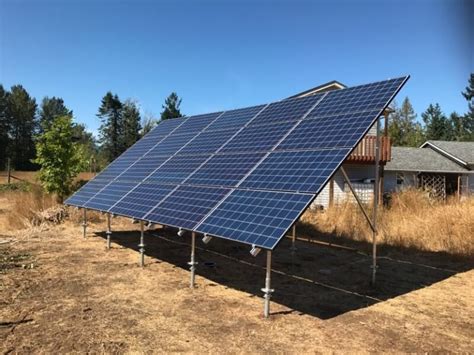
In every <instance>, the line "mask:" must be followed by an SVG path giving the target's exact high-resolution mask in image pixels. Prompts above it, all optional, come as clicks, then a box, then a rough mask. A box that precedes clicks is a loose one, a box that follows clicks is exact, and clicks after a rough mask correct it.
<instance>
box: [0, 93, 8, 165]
mask: <svg viewBox="0 0 474 355" xmlns="http://www.w3.org/2000/svg"><path fill="white" fill-rule="evenodd" d="M8 95H9V92H8V91H6V90H5V89H4V88H3V85H1V84H0V170H3V169H4V168H5V166H6V164H7V159H8V156H7V151H8V148H9V146H10V137H9V136H8V132H9V131H10V117H9V113H8V111H7V110H8Z"/></svg>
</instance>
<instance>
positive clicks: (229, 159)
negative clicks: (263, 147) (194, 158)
mask: <svg viewBox="0 0 474 355" xmlns="http://www.w3.org/2000/svg"><path fill="white" fill-rule="evenodd" d="M264 156H265V153H238V154H217V155H214V156H213V157H212V158H211V159H209V160H208V161H207V162H206V163H205V164H204V165H203V166H201V167H200V168H199V169H198V170H196V171H195V172H194V173H193V174H192V175H191V177H189V178H188V179H187V180H186V181H185V183H186V184H195V185H215V186H236V185H237V183H238V182H239V181H240V180H241V179H242V178H243V177H244V176H245V174H247V173H248V172H249V171H250V170H251V169H252V168H253V167H254V166H255V165H256V164H257V162H258V161H260V159H262V158H263V157H264Z"/></svg>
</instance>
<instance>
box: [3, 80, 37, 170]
mask: <svg viewBox="0 0 474 355" xmlns="http://www.w3.org/2000/svg"><path fill="white" fill-rule="evenodd" d="M7 101H8V109H7V111H8V115H9V119H10V138H11V146H10V149H9V155H10V156H11V158H12V164H13V166H14V167H15V169H18V170H30V169H32V168H34V165H33V164H32V162H31V159H33V158H34V157H35V155H36V154H35V144H34V141H33V137H34V135H35V133H36V130H37V126H38V123H37V119H36V100H35V99H34V98H32V97H30V95H29V94H28V92H27V91H26V90H25V89H24V88H23V87H22V86H21V85H14V86H12V88H11V90H10V95H8V100H7Z"/></svg>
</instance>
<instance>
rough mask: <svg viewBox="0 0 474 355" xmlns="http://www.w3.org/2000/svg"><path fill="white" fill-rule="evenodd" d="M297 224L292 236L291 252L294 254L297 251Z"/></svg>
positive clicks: (294, 225) (294, 226)
mask: <svg viewBox="0 0 474 355" xmlns="http://www.w3.org/2000/svg"><path fill="white" fill-rule="evenodd" d="M296 249H297V248H296V223H295V224H293V231H292V236H291V252H292V253H294V252H295V251H296Z"/></svg>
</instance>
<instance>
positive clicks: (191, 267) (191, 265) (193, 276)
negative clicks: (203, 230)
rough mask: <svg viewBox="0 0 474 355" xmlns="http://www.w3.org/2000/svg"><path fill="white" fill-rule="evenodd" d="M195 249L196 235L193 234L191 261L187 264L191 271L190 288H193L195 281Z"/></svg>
mask: <svg viewBox="0 0 474 355" xmlns="http://www.w3.org/2000/svg"><path fill="white" fill-rule="evenodd" d="M195 249H196V233H195V232H193V233H192V234H191V261H190V262H189V263H188V265H189V266H190V268H189V270H190V271H191V283H190V287H191V288H194V287H195V279H196V274H195V273H196V265H197V262H196V259H195Z"/></svg>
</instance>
